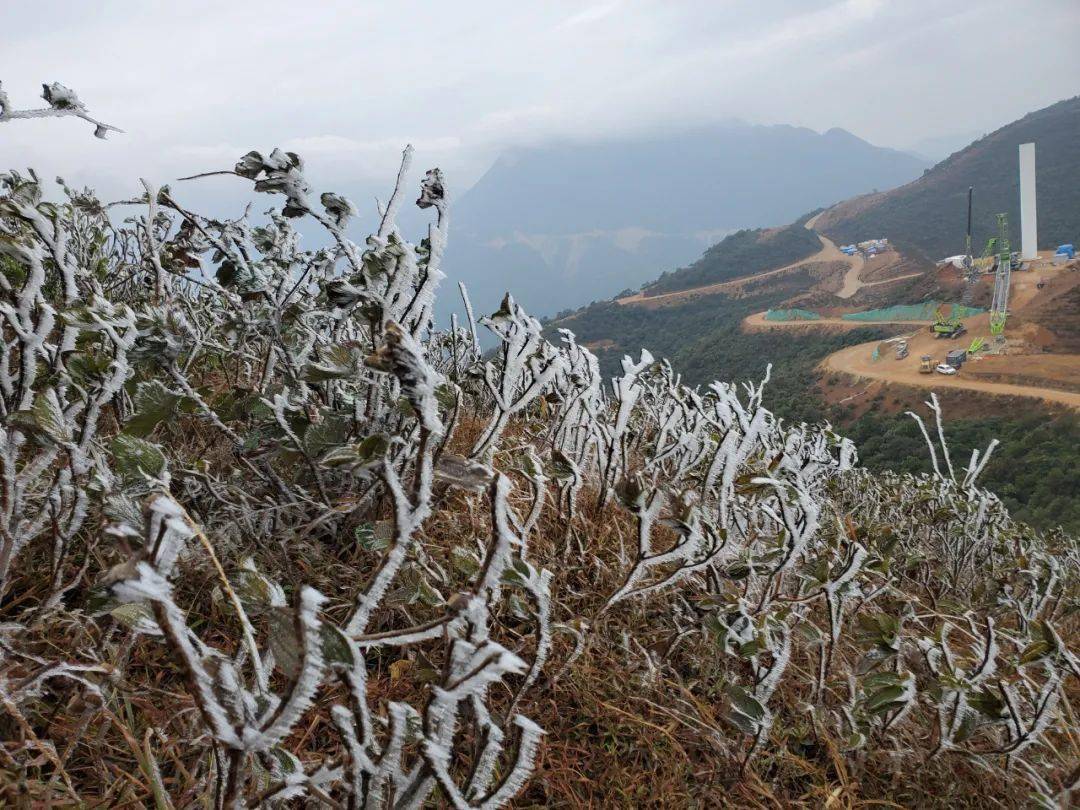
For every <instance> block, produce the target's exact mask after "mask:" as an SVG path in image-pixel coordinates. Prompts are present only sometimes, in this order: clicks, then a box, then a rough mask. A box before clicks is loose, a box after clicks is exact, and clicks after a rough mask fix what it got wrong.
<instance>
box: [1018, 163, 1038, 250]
mask: <svg viewBox="0 0 1080 810" xmlns="http://www.w3.org/2000/svg"><path fill="white" fill-rule="evenodd" d="M1038 256H1039V238H1038V228H1037V226H1036V220H1035V144H1033V143H1022V144H1020V258H1021V259H1035V258H1038Z"/></svg>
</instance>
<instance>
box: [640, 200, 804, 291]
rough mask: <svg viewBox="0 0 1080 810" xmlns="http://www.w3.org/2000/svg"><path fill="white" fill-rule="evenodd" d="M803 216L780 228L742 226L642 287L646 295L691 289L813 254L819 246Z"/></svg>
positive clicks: (749, 274) (790, 262)
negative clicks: (692, 261)
mask: <svg viewBox="0 0 1080 810" xmlns="http://www.w3.org/2000/svg"><path fill="white" fill-rule="evenodd" d="M805 221H806V218H805V217H804V218H803V219H801V220H800V221H799V222H796V223H793V224H791V225H787V226H785V227H782V228H769V229H762V228H755V229H753V230H750V229H747V230H741V231H737V232H736V233H733V234H731V235H730V236H726V237H724V239H722V240H721V241H720V242H718V243H717V244H715V245H713V246H712V247H710V248H709V249H708V250H706V251H705V253H704V255H703V256H702V257H701V258H700V259H698V260H697V261H696V262H694V263H693V264H691V265H689V266H688V267H683V268H680V269H678V270H675V271H673V272H670V273H668V272H665V273H662V274H661V275H660V278H659V279H657V280H656V281H655V282H654V283H652V284H650V285H648V286H647V287H646V288H645V295H646V296H648V295H658V294H660V293H668V292H676V291H678V290H690V289H693V288H695V287H703V286H705V285H706V284H715V283H717V282H719V281H729V280H731V279H734V278H740V277H742V276H752V275H754V274H755V273H760V272H763V271H765V270H773V269H776V268H778V267H785V266H786V265H789V264H793V263H794V262H797V261H799V259H805V258H806V257H807V256H812V255H813V254H815V253H817V252H818V251H819V250H820V249H821V241H820V240H819V239H818V238H817V236H816V235H815V234H814V232H813V231H810V230H807V229H806V228H804V227H803V223H805Z"/></svg>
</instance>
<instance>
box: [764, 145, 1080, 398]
mask: <svg viewBox="0 0 1080 810" xmlns="http://www.w3.org/2000/svg"><path fill="white" fill-rule="evenodd" d="M1019 180H1020V183H1019V185H1020V212H1021V214H1020V219H1021V222H1020V235H1021V238H1020V246H1019V247H1020V249H1019V250H1013V244H1012V240H1011V239H1010V237H1009V233H1010V231H1009V221H1008V218H1007V216H1006V215H1005V214H998V215H997V225H998V232H997V234H996V235H994V236H993V237H991V238H990V239H989V240H988V241H987V243H986V244H985V246H983V248H982V250H980V251H976V250H975V248H974V246H973V244H972V234H971V219H972V208H973V206H974V205H975V204H976V202H977V197H976V194H975V189H969V190H968V195H967V205H968V211H967V223H968V225H967V233H966V234H965V235H964V247H965V250H964V252H963V253H961V254H958V255H955V256H950V257H948V258H945V259H942V260H940V261H938V262H937V263H936V267H935V269H934V270H933V271H929V272H930V273H933V274H936V276H937V277H938V278H937V280H938V281H939V282H940V284H939V288H947V289H951V290H953V291H956V292H958V293H959V296H958V297H959V299H960V300H959V301H954V302H948V301H938V300H930V301H923V302H920V303H916V304H890V305H888V306H881V307H877V308H874V309H868V310H866V309H864V310H856V311H843V310H841V309H838V308H836V307H830V308H826V309H823V310H817V311H815V310H814V309H810V308H806V307H799V306H792V307H790V308H778V309H770V310H768V311H766V312H761V313H756V314H754V315H751V316H749V317H747V318H746V319H745V320H744V321H743V327H744V329H747V330H751V331H756V330H762V329H777V328H780V329H792V330H800V329H840V330H844V329H854V328H857V327H860V326H867V325H892V326H896V327H898V329H897V331H898V332H899V334H896V335H895V336H893V337H891V338H888V339H886V340H882V341H874V342H870V343H863V344H859V345H856V346H851V347H848V348H845V349H842V350H841V351H838V352H835V353H833V354H831V355H829V356H828V357H826V358H825V359H824V360H823V361H822V364H821V368H822V370H823V371H827V372H833V373H835V372H840V373H843V374H848V375H852V376H854V377H857V378H860V379H867V380H881V381H885V382H892V383H898V384H902V385H911V386H918V387H931V388H959V389H969V390H973V391H981V392H983V393H988V394H1000V395H1013V396H1024V397H1033V398H1037V399H1042V400H1044V401H1047V402H1054V403H1058V404H1063V405H1067V406H1069V407H1073V408H1080V354H1077V353H1075V352H1077V351H1078V349H1080V346H1073V345H1071V344H1070V343H1068V342H1064V343H1063V342H1062V341H1061V340H1060V339H1059V338H1058V337H1057V336H1056V335H1055V333H1054V331H1053V330H1052V328H1049V327H1052V326H1053V323H1052V322H1053V320H1054V318H1055V317H1056V318H1057V319H1058V320H1060V319H1062V318H1069V317H1070V314H1069V313H1070V311H1071V309H1070V307H1071V304H1070V303H1069V302H1071V301H1072V300H1073V299H1074V298H1075V295H1076V289H1077V288H1078V287H1080V263H1078V262H1077V260H1076V253H1075V247H1074V246H1073V244H1062V245H1060V246H1058V247H1056V248H1055V249H1053V250H1043V251H1039V250H1038V249H1037V245H1038V225H1037V203H1036V199H1037V193H1036V187H1035V145H1034V144H1030V143H1029V144H1022V145H1021V146H1020V149H1019ZM959 236H960V235H959V234H958V237H959ZM958 241H959V239H958ZM864 246H865V247H864ZM870 246H873V248H874V250H875V252H881V251H882V250H883V249H891V248H888V247H887V246H888V240H885V239H874V240H869V241H867V242H864V243H859V244H858V245H847V246H844V247H842V248H840V250H841V251H842V252H843V253H844V254H845V255H846V256H849V257H851V260H852V267H853V268H854V267H856V266H858V267H859V269H861V267H862V266H863V261H864V258H865V254H866V248H867V247H870ZM986 300H989V306H988V307H987V306H983V307H978V306H974V305H973V303H972V302H974V301H986ZM904 327H907V328H904ZM1073 327H1074V328H1075V324H1073Z"/></svg>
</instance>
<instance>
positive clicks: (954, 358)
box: [945, 349, 967, 370]
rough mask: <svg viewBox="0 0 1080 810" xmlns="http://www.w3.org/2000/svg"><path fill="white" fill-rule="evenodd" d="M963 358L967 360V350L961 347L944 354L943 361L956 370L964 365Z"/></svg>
mask: <svg viewBox="0 0 1080 810" xmlns="http://www.w3.org/2000/svg"><path fill="white" fill-rule="evenodd" d="M965 360H967V352H966V351H964V350H963V349H953V350H952V351H951V352H949V353H948V354H946V355H945V362H946V363H948V364H949V365H950V366H952V367H953V368H955V369H957V370H959V369H960V367H961V366H962V365H964V361H965Z"/></svg>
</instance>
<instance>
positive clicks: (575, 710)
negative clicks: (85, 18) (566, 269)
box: [0, 105, 1080, 810]
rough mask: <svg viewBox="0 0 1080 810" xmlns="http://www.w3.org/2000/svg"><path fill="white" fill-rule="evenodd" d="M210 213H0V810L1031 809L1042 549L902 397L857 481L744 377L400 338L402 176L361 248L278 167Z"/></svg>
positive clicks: (1053, 650) (1065, 769)
mask: <svg viewBox="0 0 1080 810" xmlns="http://www.w3.org/2000/svg"><path fill="white" fill-rule="evenodd" d="M69 106H70V105H69ZM410 160H411V150H407V151H406V154H405V157H404V163H403V166H402V171H401V173H400V175H399V177H404V176H406V175H407V171H406V170H407V168H408V163H409V161H410ZM233 174H235V175H236V176H237V180H236V182H246V183H253V184H254V190H255V191H256V192H260V193H266V194H271V195H274V196H275V198H276V200H277V201H278V202H279V203H281V205H280V207H279V208H276V209H275V210H273V211H272V212H271V213H270V214H269V216H268V218H267V219H266V220H265V221H254V220H252V219H250V218H249V216H248V215H247V214H245V215H244V216H242V217H241V218H239V219H235V220H227V221H223V220H220V219H214V218H210V217H205V216H202V215H200V214H198V213H197V212H194V211H192V210H189V209H188V208H187V207H185V205H184V204H183V202H182V201H181V200H180V195H179V193H177V192H174V191H173V190H170V189H168V188H161V189H159V188H155V187H153V186H150V185H149V184H148V185H147V186H146V190H145V194H144V195H142V196H141V198H138V199H134V200H128V201H125V202H124V203H122V205H124V206H125V208H126V210H127V211H128V212H129V213H130V214H131V215H130V216H129V217H128V218H126V219H124V220H123V221H121V222H119V223H117V221H116V220H119V219H120V218H119V217H116V218H110V217H109V216H108V212H109V210H110V209H109V208H108V207H106V205H105V204H103V203H102V202H101V201H100V200H98V199H97V198H96V197H95V196H94V195H93V194H92V193H91V192H89V191H76V190H74V189H70V188H67V187H61V189H60V200H61V201H60V202H57V203H53V202H48V201H46V199H45V198H46V194H45V191H46V189H45V188H44V187H43V185H42V183H41V182H40V181H39V180H38V178H37V177H36V176H33V175H30V176H26V175H20V174H17V173H15V172H11V173H7V174H4V175H0V184H2V185H0V187H2V189H3V194H2V195H0V254H2V255H3V256H4V257H5V261H4V264H3V267H2V273H0V325H2V329H3V341H2V343H0V481H2V484H3V488H2V499H0V755H2V757H3V760H4V767H3V769H2V771H0V795H2V796H3V800H4V802H5V803H6V804H10V805H14V806H155V807H158V808H171V807H192V806H199V807H212V808H223V809H224V808H242V807H263V806H266V807H274V806H306V805H314V804H322V805H329V806H331V807H347V808H359V807H365V808H391V807H392V808H414V809H418V808H421V807H426V806H440V807H454V808H459V809H460V808H477V809H478V810H479V808H498V807H504V806H510V805H517V806H522V807H529V806H533V807H534V806H554V807H581V806H590V805H591V806H603V807H620V806H622V807H626V806H642V805H647V804H663V805H667V806H675V807H700V806H721V805H731V804H734V805H741V806H747V805H762V804H768V805H772V806H775V805H798V804H805V805H811V806H819V805H822V804H826V805H827V804H829V803H832V802H835V801H837V800H838V799H837V797H840V799H839V800H840V801H842V802H843V803H844V804H845V805H846V806H859V805H866V806H870V805H872V804H873V805H880V804H881V803H882V802H885V801H888V802H898V803H904V804H913V805H918V806H935V805H936V806H941V807H960V806H971V807H983V806H987V805H988V804H991V803H993V804H995V805H996V806H1000V807H1020V806H1028V805H1030V803H1031V802H1032V801H1036V802H1038V803H1040V804H1042V805H1047V806H1048V805H1050V804H1054V803H1056V804H1059V805H1061V806H1064V805H1067V804H1068V803H1069V801H1070V796H1071V792H1072V790H1073V788H1074V787H1075V781H1076V777H1075V772H1074V770H1073V769H1074V768H1075V763H1076V761H1077V757H1078V753H1080V752H1078V750H1077V740H1076V738H1075V734H1073V733H1072V731H1071V729H1070V721H1071V711H1072V710H1071V706H1072V705H1073V702H1074V701H1075V699H1076V696H1077V689H1076V686H1077V683H1078V679H1077V675H1078V674H1080V664H1078V662H1077V658H1076V655H1075V653H1074V652H1073V649H1075V645H1076V627H1075V608H1076V604H1075V595H1076V585H1077V574H1078V558H1077V552H1076V541H1075V539H1074V538H1072V537H1069V536H1066V535H1064V534H1062V533H1060V532H1050V533H1040V532H1037V531H1035V530H1033V529H1031V528H1030V527H1028V526H1026V525H1023V524H1021V523H1018V522H1016V521H1015V520H1014V519H1013V518H1012V517H1011V516H1010V514H1009V511H1008V509H1007V508H1006V507H1005V506H1004V505H1003V504H1002V503H1001V501H1000V500H999V499H998V498H997V497H996V496H995V495H994V494H993V493H991V492H990V491H988V490H986V489H983V488H982V487H981V486H980V484H979V481H978V479H979V476H980V474H981V472H982V471H983V470H984V468H985V467H986V465H987V463H988V461H990V460H991V459H992V456H993V451H994V446H993V444H991V445H989V446H987V447H986V448H984V449H982V450H981V451H980V452H979V453H976V454H973V455H972V456H970V457H967V458H966V459H963V460H962V459H959V458H957V459H953V457H952V456H951V455H950V454H949V450H948V446H947V443H946V438H945V436H944V434H943V431H942V428H941V421H940V417H941V414H940V409H939V407H938V405H937V403H936V401H932V402H931V408H930V411H929V412H928V413H927V414H926V416H927V417H928V418H927V420H926V421H925V422H924V421H922V418H921V417H920V418H919V422H918V425H919V427H920V432H921V433H923V435H924V436H925V438H926V441H927V443H928V448H927V449H928V450H929V451H930V452H931V453H932V459H933V461H932V471H931V472H930V473H927V474H921V475H910V474H903V473H891V472H889V473H876V472H872V471H870V470H868V469H866V468H864V467H861V466H860V465H859V464H858V459H857V453H856V451H855V447H854V445H853V444H852V443H851V442H850V441H849V440H847V439H845V438H843V437H841V436H840V435H838V434H837V433H836V432H834V431H833V430H832V429H831V428H829V427H828V426H826V425H807V424H792V423H789V422H786V421H784V420H781V419H779V418H778V417H776V416H775V415H774V414H773V413H771V412H770V411H769V409H768V408H766V407H765V405H764V402H763V398H764V396H765V391H766V390H767V389H768V386H769V384H770V383H769V376H770V371H769V369H768V368H766V369H765V371H764V376H763V378H762V379H761V380H760V381H754V382H747V383H745V384H740V385H736V384H729V383H721V382H714V383H712V384H711V385H709V386H708V387H707V388H699V389H691V388H688V387H687V386H685V385H683V384H682V383H681V382H680V380H679V378H678V376H677V374H676V373H675V371H674V370H673V368H672V367H671V366H670V365H669V364H667V363H664V362H657V361H655V360H654V358H653V357H652V355H650V354H649V353H648V352H647V351H644V350H641V351H635V352H634V354H633V357H631V356H627V357H625V358H624V359H623V360H622V361H621V363H620V364H619V371H618V374H617V376H616V377H615V379H613V380H610V385H609V384H608V381H605V380H604V378H603V377H602V375H601V372H600V367H599V364H598V361H597V358H596V357H595V356H594V355H593V354H592V353H591V352H589V351H588V350H586V349H585V348H583V347H582V346H581V345H580V344H579V343H578V341H577V340H576V339H575V337H574V336H573V335H572V334H571V333H570V332H562V333H560V334H559V335H558V338H557V339H554V340H547V339H545V338H544V336H543V335H542V332H541V326H540V323H539V322H538V321H537V320H536V319H534V318H532V317H530V316H529V315H528V314H527V313H526V312H525V310H524V309H523V308H522V307H521V306H520V305H518V304H517V303H516V302H515V301H514V299H513V298H512V297H511V296H509V295H508V296H506V297H505V298H504V300H503V302H502V305H501V306H500V307H499V309H498V310H497V311H495V312H493V313H492V314H490V315H488V316H486V317H484V318H481V319H480V321H479V323H477V322H476V321H475V320H474V319H473V317H472V314H471V309H469V308H467V315H466V317H465V318H464V320H463V321H462V324H461V326H460V328H456V329H454V330H452V331H448V332H441V331H437V330H434V329H433V320H432V309H433V306H434V302H435V293H436V290H437V288H438V285H439V282H440V280H441V279H442V276H443V274H442V272H441V270H440V263H441V260H442V256H443V251H444V246H445V244H446V238H447V221H448V219H447V199H446V194H445V189H444V182H443V176H442V173H441V172H440V171H439V170H438V169H433V170H431V171H429V172H427V174H426V175H425V177H424V180H423V182H422V184H421V188H420V194H419V198H418V199H417V201H416V204H417V206H418V207H419V208H420V209H421V210H422V211H424V212H426V213H427V214H429V215H430V216H431V221H430V224H429V227H428V229H427V233H426V236H425V237H424V238H422V239H421V240H419V241H418V242H416V243H413V242H410V241H408V240H407V239H406V238H405V236H404V235H403V233H402V232H401V230H400V229H399V228H398V226H397V224H396V214H397V212H398V211H399V210H400V208H401V206H402V205H403V201H404V197H405V191H404V189H403V188H402V186H401V184H400V181H399V185H398V187H397V188H396V189H395V190H394V192H393V194H392V195H391V196H390V197H389V199H388V202H387V204H386V207H385V210H384V211H383V212H382V213H381V216H380V217H379V220H378V226H377V228H376V230H375V232H374V233H372V234H371V235H370V236H369V237H368V238H367V239H366V240H365V241H364V242H363V246H361V245H360V244H358V243H357V242H355V241H353V240H352V239H351V238H350V237H349V235H348V231H349V224H350V221H351V220H352V218H353V217H354V215H355V214H356V208H355V207H354V205H353V204H352V202H350V201H349V200H348V199H346V198H345V197H343V196H341V195H339V194H336V193H332V192H327V193H324V194H322V195H320V196H319V197H317V198H316V197H315V196H314V192H312V190H311V188H310V186H309V184H308V182H307V180H306V178H305V175H304V165H303V162H302V161H301V159H300V157H299V156H297V155H295V154H293V153H288V152H282V151H280V150H274V151H273V152H271V153H270V154H268V155H263V154H261V153H258V152H250V153H248V154H247V155H244V156H243V157H242V158H241V159H240V160H239V161H238V162H237V164H236V165H235V167H234V169H233ZM50 190H51V189H50ZM249 210H250V207H249ZM300 217H303V218H308V219H310V220H312V221H313V222H315V223H316V224H318V225H319V226H320V227H321V228H323V229H324V230H325V231H326V233H327V236H328V237H329V244H330V247H325V248H320V249H317V250H305V249H304V248H303V247H302V246H301V243H300V240H299V237H298V235H297V233H296V231H295V230H294V228H293V225H292V221H293V220H294V219H296V218H300ZM196 268H198V269H200V270H202V273H201V274H200V275H198V276H194V275H192V274H191V271H192V270H194V269H196ZM478 327H483V328H485V329H487V330H488V331H489V332H491V333H492V335H493V336H494V337H495V339H496V340H497V341H498V348H497V349H496V351H495V352H493V353H492V354H491V355H489V356H484V355H483V354H482V353H481V351H480V349H479V346H478V343H477V340H476V331H477V328H478Z"/></svg>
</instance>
